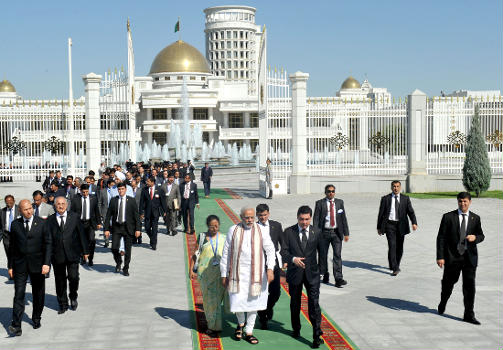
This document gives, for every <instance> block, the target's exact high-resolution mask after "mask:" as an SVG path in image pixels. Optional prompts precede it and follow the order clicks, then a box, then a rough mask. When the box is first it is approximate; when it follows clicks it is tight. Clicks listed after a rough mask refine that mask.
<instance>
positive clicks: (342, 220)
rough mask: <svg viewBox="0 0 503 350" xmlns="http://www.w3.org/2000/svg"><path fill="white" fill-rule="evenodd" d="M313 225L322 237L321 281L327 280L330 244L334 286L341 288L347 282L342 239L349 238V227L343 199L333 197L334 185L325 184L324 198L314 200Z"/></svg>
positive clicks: (345, 240) (326, 281)
mask: <svg viewBox="0 0 503 350" xmlns="http://www.w3.org/2000/svg"><path fill="white" fill-rule="evenodd" d="M313 225H314V227H315V228H316V229H317V230H318V231H319V232H321V237H322V245H321V247H322V251H321V255H320V269H321V274H322V275H323V283H328V281H329V273H328V262H327V260H328V250H329V247H330V245H332V250H333V252H334V258H333V271H334V278H335V286H336V287H337V288H342V286H344V285H346V284H347V282H346V281H345V280H344V279H343V275H342V241H344V242H347V241H348V240H349V228H348V220H347V218H346V211H345V209H344V201H342V200H341V199H337V198H335V186H334V185H326V186H325V198H323V199H320V200H318V201H316V205H315V209H314V219H313Z"/></svg>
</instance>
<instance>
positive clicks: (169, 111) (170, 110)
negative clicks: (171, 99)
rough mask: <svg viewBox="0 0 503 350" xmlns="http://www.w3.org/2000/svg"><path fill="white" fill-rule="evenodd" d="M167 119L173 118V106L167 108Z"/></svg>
mask: <svg viewBox="0 0 503 350" xmlns="http://www.w3.org/2000/svg"><path fill="white" fill-rule="evenodd" d="M166 119H167V120H171V119H173V109H172V108H166Z"/></svg>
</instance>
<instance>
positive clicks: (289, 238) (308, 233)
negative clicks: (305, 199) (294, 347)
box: [281, 206, 323, 348]
mask: <svg viewBox="0 0 503 350" xmlns="http://www.w3.org/2000/svg"><path fill="white" fill-rule="evenodd" d="M311 215H312V210H311V208H309V207H308V206H302V207H300V208H299V209H298V210H297V224H295V225H293V226H291V227H289V228H287V229H286V230H285V232H284V235H283V245H282V247H281V256H282V257H283V261H285V262H286V263H288V270H287V271H286V281H287V282H288V289H289V291H290V296H291V299H290V313H291V320H292V329H293V333H292V336H293V337H294V338H298V337H299V336H300V303H301V296H302V286H305V287H306V291H307V305H308V313H309V321H311V324H312V326H313V348H318V347H319V346H320V344H322V343H323V339H321V338H320V336H321V335H322V334H323V332H322V331H321V309H320V305H319V298H320V270H319V268H318V259H317V257H318V255H319V254H320V253H321V249H322V248H321V246H322V239H321V234H320V232H319V231H318V230H317V229H316V228H315V227H313V226H311V225H310V224H311Z"/></svg>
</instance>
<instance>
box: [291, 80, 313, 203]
mask: <svg viewBox="0 0 503 350" xmlns="http://www.w3.org/2000/svg"><path fill="white" fill-rule="evenodd" d="M308 78H309V74H308V73H302V72H295V73H294V74H291V75H290V81H291V82H292V175H291V176H290V193H292V194H303V193H311V179H310V176H309V173H308V170H307V124H306V122H307V117H306V89H307V79H308Z"/></svg>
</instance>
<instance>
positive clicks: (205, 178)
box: [201, 162, 213, 198]
mask: <svg viewBox="0 0 503 350" xmlns="http://www.w3.org/2000/svg"><path fill="white" fill-rule="evenodd" d="M212 176H213V169H212V168H211V167H210V163H207V162H206V163H204V167H203V168H202V169H201V181H202V182H203V186H204V196H205V197H206V198H210V191H211V177H212Z"/></svg>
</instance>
